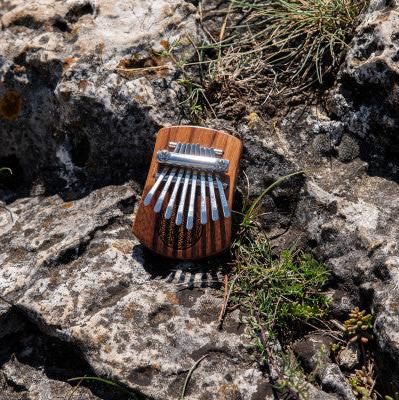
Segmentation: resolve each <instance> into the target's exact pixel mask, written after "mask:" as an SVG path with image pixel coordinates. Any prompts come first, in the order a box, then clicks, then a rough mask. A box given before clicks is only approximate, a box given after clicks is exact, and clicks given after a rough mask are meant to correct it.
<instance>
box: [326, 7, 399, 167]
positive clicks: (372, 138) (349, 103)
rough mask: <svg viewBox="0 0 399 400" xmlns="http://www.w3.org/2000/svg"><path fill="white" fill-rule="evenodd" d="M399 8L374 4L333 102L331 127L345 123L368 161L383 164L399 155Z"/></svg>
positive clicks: (352, 48)
mask: <svg viewBox="0 0 399 400" xmlns="http://www.w3.org/2000/svg"><path fill="white" fill-rule="evenodd" d="M397 9H398V5H397V2H396V1H380V0H372V1H371V2H370V6H369V10H368V11H367V12H366V13H365V14H364V15H363V18H362V19H361V23H360V24H359V26H358V27H357V29H356V34H355V36H354V39H353V41H352V43H351V45H350V47H349V50H348V54H347V57H346V60H345V63H344V65H343V67H342V68H341V71H340V74H339V83H338V85H336V86H335V87H334V88H333V90H332V91H331V94H330V99H329V101H328V102H327V103H328V106H327V110H328V112H329V115H330V116H331V117H332V120H333V121H331V123H333V124H336V123H337V122H338V123H341V124H343V126H344V130H345V131H347V132H350V133H351V135H352V136H353V137H358V138H360V139H361V140H362V141H363V143H364V147H365V150H364V151H363V153H364V154H363V157H366V158H367V159H368V160H369V161H373V162H376V160H373V156H374V157H375V156H379V157H378V161H379V162H380V163H384V162H385V163H386V160H387V158H391V159H392V158H393V159H394V158H395V155H397V154H398V151H399V135H398V134H397V131H398V126H399V114H398V103H399V97H398V91H397V82H398V78H399V75H398V72H399V70H398V63H397V61H398V59H399V58H398V57H399V41H398V34H397V32H398V31H399V17H398V14H397ZM337 120H338V121H337ZM371 147H372V148H373V150H372V151H371V152H370V148H371Z"/></svg>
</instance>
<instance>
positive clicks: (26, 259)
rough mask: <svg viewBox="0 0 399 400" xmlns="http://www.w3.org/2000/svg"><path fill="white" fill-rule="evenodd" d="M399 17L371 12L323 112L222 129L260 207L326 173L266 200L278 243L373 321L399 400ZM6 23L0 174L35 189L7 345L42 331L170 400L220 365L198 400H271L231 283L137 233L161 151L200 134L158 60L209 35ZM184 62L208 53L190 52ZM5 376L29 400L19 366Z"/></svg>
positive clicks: (82, 20) (90, 5) (12, 6)
mask: <svg viewBox="0 0 399 400" xmlns="http://www.w3.org/2000/svg"><path fill="white" fill-rule="evenodd" d="M398 10H399V5H397V4H396V2H395V1H390V2H385V1H377V0H374V1H371V4H370V9H369V11H368V12H367V13H366V14H365V15H364V16H363V19H362V21H361V23H360V26H359V28H358V29H357V32H356V35H355V38H354V40H353V42H352V44H351V46H350V50H349V53H348V56H347V59H346V61H345V64H344V65H343V67H342V69H341V72H340V76H339V80H338V82H337V84H336V85H335V86H334V88H332V89H331V91H330V92H329V93H328V94H327V95H326V99H325V100H326V102H325V103H326V104H325V105H323V107H322V106H304V105H297V106H295V107H294V108H293V109H291V110H287V112H286V114H285V115H284V117H283V118H281V119H279V118H276V119H274V120H272V121H267V122H264V121H262V120H260V121H259V122H257V123H256V124H254V125H249V124H243V123H240V124H238V125H237V124H236V125H234V124H232V123H231V122H227V121H223V120H213V121H208V123H209V125H210V126H212V127H215V128H223V129H226V130H230V131H235V132H236V133H237V134H238V135H239V136H240V137H241V138H242V139H243V141H244V145H245V149H244V156H243V162H242V167H243V171H244V172H245V173H246V175H247V176H248V179H249V186H250V192H251V195H253V196H256V195H258V194H259V193H260V192H261V191H262V189H264V188H265V187H267V186H268V184H270V183H271V182H272V181H274V180H275V179H276V178H278V177H281V176H282V175H285V174H287V173H290V172H294V171H297V170H300V169H308V170H311V171H312V172H311V173H309V175H308V177H307V178H303V177H297V178H295V179H292V180H290V181H288V182H286V183H285V184H283V185H281V186H280V187H279V188H277V189H276V190H275V191H273V194H272V195H271V196H269V197H267V199H265V201H264V204H263V206H264V208H265V211H266V214H265V215H264V216H263V220H262V223H263V225H264V227H265V232H266V233H267V234H268V236H269V237H270V239H272V240H273V243H274V244H275V245H276V246H280V247H282V248H283V247H287V246H292V245H293V244H296V245H297V246H299V247H303V248H305V249H309V250H311V251H312V252H313V253H314V255H315V256H316V257H317V258H319V259H321V260H323V261H325V262H326V264H327V265H328V266H329V267H330V268H331V270H332V273H333V278H332V284H331V288H330V289H331V292H332V298H333V313H334V314H335V317H337V318H344V317H345V316H346V315H347V313H348V311H349V310H350V309H352V308H353V307H354V306H356V305H361V306H362V307H363V308H370V309H371V310H372V311H373V314H374V315H375V317H376V321H375V334H376V339H377V345H378V347H379V350H380V353H379V359H378V360H377V361H378V371H380V374H381V376H383V377H384V381H385V383H387V384H388V385H390V384H392V383H399V382H398V381H397V380H398V374H397V367H396V366H397V365H398V363H399V336H398V332H399V273H398V271H399V257H398V243H399V228H398V224H397V220H398V216H399V202H398V198H399V186H398V173H399V172H398V171H399V165H398V161H397V155H398V154H399V150H398V146H399V144H398V138H399V136H398V134H397V132H398V129H399V120H398V118H399V115H398V111H397V110H398V109H399V108H398V107H397V105H398V92H397V84H398V73H397V62H396V58H395V57H396V54H397V52H398V50H399V48H398V46H399V43H397V32H398V31H399V19H398ZM0 15H1V31H0V140H1V143H2V146H1V147H0V166H2V165H8V166H11V167H12V168H13V170H14V172H15V176H16V177H17V179H16V181H18V185H17V187H12V188H11V189H10V188H4V187H0V191H1V195H2V197H3V198H4V200H5V201H8V202H9V204H8V207H9V209H10V211H11V212H12V215H13V218H12V219H11V218H10V215H9V213H7V211H5V210H3V209H0V235H1V241H0V250H1V252H0V265H1V268H0V295H1V297H2V300H0V339H1V338H3V337H4V338H9V337H10V334H11V335H12V334H13V333H14V332H17V331H20V330H22V326H23V324H24V322H23V320H24V319H29V320H30V321H32V323H33V324H35V326H37V327H38V328H39V329H40V330H41V331H42V332H43V333H44V334H46V335H49V336H51V337H56V338H58V339H59V340H61V341H62V342H63V343H70V344H72V345H73V346H74V348H76V349H77V351H78V352H79V353H80V354H81V355H82V357H84V358H85V359H86V360H87V362H88V364H89V366H90V368H92V371H93V373H95V374H100V375H103V376H107V377H109V378H112V379H115V380H118V381H120V382H122V383H124V384H126V385H128V386H129V387H130V388H131V389H134V390H137V391H138V392H140V393H144V394H145V395H147V396H152V397H153V398H155V399H163V400H166V399H172V398H173V399H174V398H176V397H178V396H179V394H180V392H181V390H182V387H183V384H184V380H185V377H186V376H187V373H188V370H189V369H190V368H191V367H192V366H193V364H194V363H195V362H196V361H198V360H199V359H201V357H202V356H204V355H206V354H207V356H206V357H205V358H204V359H203V360H202V361H201V363H200V364H199V365H198V368H197V369H196V370H195V371H194V373H193V375H192V377H191V380H190V382H189V385H188V388H187V397H188V398H190V399H204V398H226V399H235V398H242V399H245V400H246V399H248V400H250V399H252V400H255V399H265V398H266V399H267V398H272V388H271V384H270V382H269V380H268V378H267V376H266V375H265V374H263V373H261V371H260V370H259V369H258V368H257V366H256V364H254V363H253V362H252V363H251V358H250V356H249V355H248V353H247V351H246V347H247V345H248V338H247V337H246V336H245V334H244V332H243V328H242V327H241V326H240V324H239V312H238V310H236V311H235V312H233V313H231V314H229V315H228V318H227V320H226V322H225V326H224V330H222V331H220V330H218V329H217V323H216V320H217V317H218V314H219V311H220V306H221V301H222V299H221V298H220V296H219V293H218V292H217V291H216V289H217V288H218V287H219V286H220V279H221V276H220V271H218V270H216V269H215V270H214V269H212V268H209V267H208V266H207V265H205V264H199V265H192V264H174V265H172V264H170V263H169V262H167V261H165V260H160V259H157V258H154V257H152V256H150V255H149V254H148V253H147V252H146V251H144V250H143V249H142V247H141V246H140V245H139V244H138V243H137V241H136V240H135V238H134V237H133V236H132V234H131V230H130V226H131V220H132V218H133V214H134V206H135V204H136V201H137V198H138V197H137V194H138V193H140V192H141V187H140V185H141V184H142V182H143V180H144V178H145V174H146V171H147V166H148V157H149V156H150V155H151V153H152V148H151V146H152V142H153V135H154V134H155V132H156V130H157V128H158V127H159V126H162V125H166V124H171V123H174V124H178V123H181V121H183V120H184V119H183V117H182V114H181V112H180V111H179V99H178V93H179V88H178V85H177V83H176V78H177V73H176V71H175V68H174V66H173V63H172V62H171V60H169V59H167V58H166V59H164V58H163V57H159V56H157V55H156V54H155V53H154V52H157V51H160V50H162V44H161V41H164V40H167V41H168V43H172V42H173V41H175V40H176V39H178V38H183V37H184V34H185V32H189V33H190V36H191V37H192V38H195V37H198V36H200V35H201V33H200V32H199V29H198V26H197V24H196V20H195V7H194V6H193V5H192V4H191V3H188V2H184V1H182V0H180V1H172V0H168V1H167V0H162V1H155V0H154V1H147V2H144V1H139V0H135V1H133V2H128V3H127V2H123V1H111V0H109V1H108V0H98V1H96V2H94V1H69V0H68V1H63V2H61V1H55V0H45V1H44V0H43V1H41V2H35V1H22V0H20V1H18V0H11V1H8V2H6V3H5V5H3V6H2V9H1V10H0ZM121 16H123V18H122V17H121ZM132 27H134V29H133V28H132ZM163 45H164V46H165V45H166V42H163ZM180 51H181V52H185V53H187V55H186V56H187V57H189V56H190V52H191V51H192V50H189V49H188V48H187V47H186V46H185V45H184V40H183V46H182V49H181V50H180ZM164 63H165V64H164ZM119 67H122V68H124V69H121V68H119ZM126 68H127V69H132V68H133V69H134V70H133V71H131V70H129V71H126V70H125V69H126ZM153 71H156V72H155V73H154V72H153ZM130 178H132V181H131V182H130V183H129V184H123V182H126V181H127V180H128V179H130ZM110 183H112V185H109V184H110ZM239 186H240V187H241V188H242V191H244V190H245V186H246V179H245V177H244V175H242V177H241V179H240V181H239ZM93 188H94V189H93ZM21 189H23V190H22V191H21ZM21 193H22V194H21ZM55 193H59V194H55ZM27 194H30V196H27ZM11 305H13V306H11ZM14 309H18V310H19V312H20V313H21V315H22V316H23V317H22V321H21V320H20V319H21V318H19V319H18V318H17V319H15V318H14V317H13V314H12V313H13V310H14ZM2 363H3V366H2V371H3V372H2V373H3V374H6V376H9V377H10V376H11V375H13V376H14V375H15V376H14V377H11V380H12V381H14V382H15V383H16V385H20V383H18V382H22V385H23V386H25V383H23V382H24V379H25V378H23V377H18V375H16V372H15V371H16V370H15V368H16V365H18V364H15V363H16V361H12V360H11V361H10V360H5V361H4V360H2ZM24 365H25V364H24ZM326 365H327V366H326V368H324V369H323V371H319V373H318V378H319V381H320V383H321V385H322V387H323V389H324V390H326V391H328V392H330V393H333V395H327V394H325V393H323V392H321V394H320V393H319V395H320V398H323V396H324V398H333V397H336V396H341V398H348V399H351V398H352V397H353V395H352V393H351V392H350V389H349V388H348V387H347V386H345V385H343V384H342V382H341V383H340V380H341V379H342V374H341V373H340V371H339V369H337V368H338V367H337V366H334V365H333V364H331V363H327V364H326ZM24 368H25V369H24ZM29 368H33V367H29ZM29 368H28V366H27V365H25V366H21V370H27V371H28V372H27V373H31V374H32V375H33V376H34V377H35V379H34V380H33V382H30V383H29V385H30V384H32V386H29V388H30V389H29V388H28V389H27V390H30V391H31V392H32V393H33V391H34V390H36V391H37V390H38V389H37V387H38V386H34V385H35V384H34V382H39V383H40V382H46V384H47V386H49V387H52V385H53V383H52V382H51V381H52V379H50V378H48V377H47V378H46V377H44V376H42V375H40V373H39V372H38V371H37V368H33V369H34V371H32V372H29V371H31V370H30V369H29ZM309 368H310V369H313V368H314V365H313V367H312V366H309ZM10 371H11V372H10ZM13 371H14V372H13ZM7 374H8V375H7ZM36 378H37V381H36ZM9 379H10V378H7V380H9ZM46 379H48V380H46ZM26 385H28V384H27V383H26ZM38 385H39V384H38ZM59 385H61V386H59ZM62 385H64V384H63V383H60V382H58V383H57V387H58V386H59V387H61V388H62V387H63V386H62ZM39 386H40V385H39ZM26 387H28V386H26ZM6 390H11V389H6ZM57 390H58V389H57ZM312 390H313V389H312ZM10 393H11V392H10ZM38 393H39V392H38ZM85 393H86V392H85ZM12 395H14V394H12ZM12 395H11V394H10V397H9V398H10V399H12V398H13V397H12ZM83 395H87V396H94V395H93V394H90V393H88V392H87V394H83ZM83 395H82V396H83ZM32 396H33V395H32ZM54 396H55V395H54ZM223 396H224V397H223ZM239 396H241V397H239ZM351 396H352V397H351ZM312 397H314V398H317V395H316V394H312ZM39 398H40V397H39ZM55 398H56V397H55ZM87 398H91V397H87ZM93 398H95V397H93ZM101 398H103V397H101Z"/></svg>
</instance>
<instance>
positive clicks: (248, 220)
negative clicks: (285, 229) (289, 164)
mask: <svg viewBox="0 0 399 400" xmlns="http://www.w3.org/2000/svg"><path fill="white" fill-rule="evenodd" d="M305 173H306V171H298V172H294V173H292V174H289V175H285V176H282V177H281V178H279V179H277V180H276V181H275V182H273V183H272V184H271V185H269V186H268V187H267V188H266V189H265V190H263V192H262V193H261V194H260V195H259V196H258V197H257V198H256V199H255V200H254V201H253V202H252V203H251V204H249V203H248V199H246V200H245V201H244V203H243V212H242V213H241V215H242V219H241V222H240V224H239V225H240V228H241V229H244V230H245V229H248V228H253V227H255V221H256V219H257V218H258V217H259V215H260V212H261V211H260V210H261V204H262V200H263V198H264V197H265V196H266V195H268V194H269V193H270V192H271V191H272V190H273V189H274V188H276V187H277V186H279V185H281V184H282V183H283V182H284V181H286V180H288V179H290V178H293V177H294V176H299V175H304V174H305Z"/></svg>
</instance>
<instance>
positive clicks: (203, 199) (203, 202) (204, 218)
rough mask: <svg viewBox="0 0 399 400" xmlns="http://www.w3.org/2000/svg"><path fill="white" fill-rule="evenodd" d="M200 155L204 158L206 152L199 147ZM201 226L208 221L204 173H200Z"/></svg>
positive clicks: (203, 148)
mask: <svg viewBox="0 0 399 400" xmlns="http://www.w3.org/2000/svg"><path fill="white" fill-rule="evenodd" d="M200 155H201V156H205V155H206V150H205V147H202V146H201V149H200ZM200 179H201V224H202V225H205V224H206V223H207V221H208V217H207V215H206V182H205V173H204V172H201V175H200Z"/></svg>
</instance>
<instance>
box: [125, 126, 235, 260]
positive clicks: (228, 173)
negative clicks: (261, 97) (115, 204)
mask: <svg viewBox="0 0 399 400" xmlns="http://www.w3.org/2000/svg"><path fill="white" fill-rule="evenodd" d="M241 149H242V144H241V141H240V140H239V139H237V138H236V137H234V136H231V135H229V134H227V133H225V132H222V131H217V130H213V129H208V128H200V127H194V126H175V127H170V128H163V129H161V130H160V131H159V132H158V135H157V139H156V143H155V149H154V153H153V157H152V161H151V165H150V169H149V172H148V176H147V180H146V183H145V186H144V191H143V195H142V197H141V201H140V204H139V207H138V210H137V213H136V218H135V221H134V225H133V233H134V234H135V235H136V236H137V238H138V239H139V240H140V242H141V243H142V244H143V245H144V246H146V247H148V248H149V249H151V250H153V251H154V252H156V253H158V254H161V255H164V256H166V257H171V258H175V259H181V260H194V259H199V258H205V257H208V256H212V255H214V254H217V253H220V252H221V251H223V250H225V249H226V248H227V247H228V246H229V244H230V241H231V209H232V205H233V195H234V187H235V180H236V175H237V168H238V163H239V160H240V156H241Z"/></svg>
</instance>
